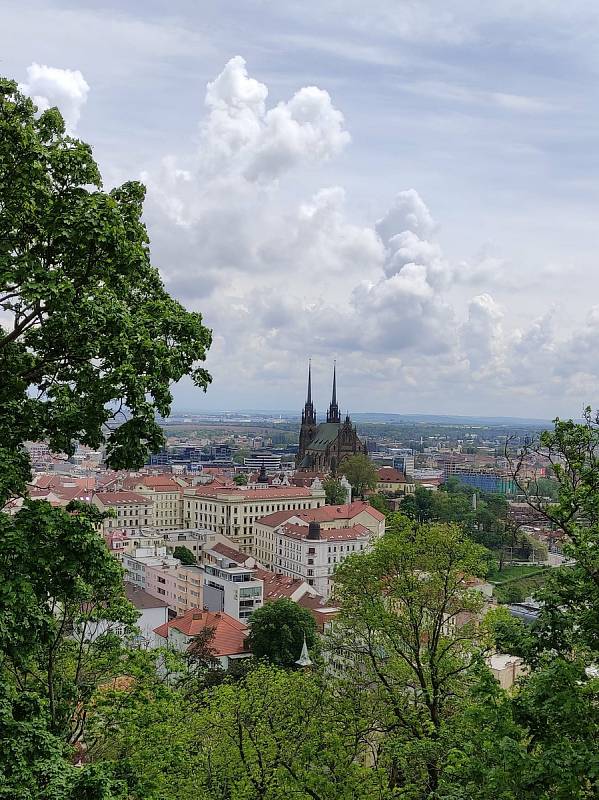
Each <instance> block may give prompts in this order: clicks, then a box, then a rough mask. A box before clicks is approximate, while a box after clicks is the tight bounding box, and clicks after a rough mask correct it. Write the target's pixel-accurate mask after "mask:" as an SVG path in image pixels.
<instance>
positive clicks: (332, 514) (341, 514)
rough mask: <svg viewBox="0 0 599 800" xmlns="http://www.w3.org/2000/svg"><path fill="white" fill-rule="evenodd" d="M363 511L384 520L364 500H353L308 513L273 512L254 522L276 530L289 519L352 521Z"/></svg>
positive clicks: (382, 515)
mask: <svg viewBox="0 0 599 800" xmlns="http://www.w3.org/2000/svg"><path fill="white" fill-rule="evenodd" d="M363 511H365V512H367V513H368V514H370V516H371V517H374V519H376V520H378V521H379V522H380V521H381V520H384V519H385V515H384V514H381V512H380V511H377V509H376V508H373V507H372V506H371V505H369V504H368V503H366V502H365V501H364V500H355V501H354V502H353V503H349V504H347V503H346V504H344V505H340V506H321V507H320V508H311V509H309V510H308V511H294V510H293V509H291V510H290V511H275V512H274V513H273V514H268V516H266V517H261V518H260V519H258V520H256V521H257V522H259V523H261V524H262V525H268V526H269V527H271V528H276V527H277V525H281V524H282V523H283V522H285V521H286V520H288V519H291V517H297V518H298V519H301V520H303V521H304V522H333V521H334V520H337V519H353V518H354V517H357V516H358V514H361V513H362V512H363Z"/></svg>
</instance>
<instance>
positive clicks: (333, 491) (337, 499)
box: [322, 476, 347, 506]
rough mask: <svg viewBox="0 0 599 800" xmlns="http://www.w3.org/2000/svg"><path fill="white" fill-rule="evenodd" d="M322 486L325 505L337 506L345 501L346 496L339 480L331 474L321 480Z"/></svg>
mask: <svg viewBox="0 0 599 800" xmlns="http://www.w3.org/2000/svg"><path fill="white" fill-rule="evenodd" d="M322 487H323V489H324V492H325V497H326V502H327V505H329V506H338V505H341V504H342V503H345V501H346V499H347V497H346V494H345V489H344V488H343V486H342V485H341V481H340V480H338V479H337V478H334V477H332V476H331V477H329V478H326V479H325V480H324V481H323V482H322Z"/></svg>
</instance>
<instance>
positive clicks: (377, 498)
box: [368, 492, 390, 514]
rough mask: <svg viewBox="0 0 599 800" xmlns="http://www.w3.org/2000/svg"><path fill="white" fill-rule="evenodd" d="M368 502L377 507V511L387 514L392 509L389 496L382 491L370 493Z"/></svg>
mask: <svg viewBox="0 0 599 800" xmlns="http://www.w3.org/2000/svg"><path fill="white" fill-rule="evenodd" d="M368 502H369V503H370V505H371V506H372V507H373V508H376V510H377V511H380V512H381V514H387V513H388V512H389V510H390V509H389V503H388V501H387V498H386V497H385V495H384V494H381V493H380V492H378V493H376V494H371V495H369V496H368Z"/></svg>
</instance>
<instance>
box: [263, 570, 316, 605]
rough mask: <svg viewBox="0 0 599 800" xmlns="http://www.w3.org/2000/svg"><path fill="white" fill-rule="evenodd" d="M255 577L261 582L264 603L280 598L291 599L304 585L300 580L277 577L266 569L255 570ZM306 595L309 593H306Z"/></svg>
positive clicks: (288, 576)
mask: <svg viewBox="0 0 599 800" xmlns="http://www.w3.org/2000/svg"><path fill="white" fill-rule="evenodd" d="M256 577H257V578H259V579H260V580H261V581H263V584H264V585H263V588H262V591H263V597H264V602H265V603H266V602H268V601H269V600H279V599H280V598H281V597H291V595H292V594H294V593H295V592H296V591H297V590H298V589H299V588H300V587H301V585H302V584H303V583H304V581H303V580H302V579H301V578H292V577H291V576H290V575H279V574H278V573H276V572H271V571H270V570H268V569H260V568H258V569H256ZM306 585H307V584H306ZM306 593H309V592H308V591H306Z"/></svg>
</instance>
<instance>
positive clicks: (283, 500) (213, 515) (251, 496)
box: [183, 481, 325, 553]
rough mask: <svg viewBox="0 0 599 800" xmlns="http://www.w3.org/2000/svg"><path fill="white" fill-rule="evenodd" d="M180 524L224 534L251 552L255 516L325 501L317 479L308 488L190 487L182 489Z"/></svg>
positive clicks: (314, 505) (244, 549) (303, 507)
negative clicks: (181, 518)
mask: <svg viewBox="0 0 599 800" xmlns="http://www.w3.org/2000/svg"><path fill="white" fill-rule="evenodd" d="M183 504H184V507H183V516H184V518H183V523H184V527H187V528H206V529H208V530H212V531H214V532H216V533H221V534H223V535H224V536H227V537H228V538H229V539H231V540H232V541H233V542H234V543H235V547H237V548H238V549H239V550H241V551H242V552H244V553H252V552H253V527H254V522H255V520H256V519H259V518H261V517H264V516H266V515H268V514H271V513H274V512H278V511H281V512H282V511H307V510H310V509H317V508H321V507H322V506H324V504H325V492H324V489H323V488H322V485H321V483H320V481H315V482H314V484H313V485H312V486H311V487H306V488H300V487H295V486H277V487H274V486H267V487H265V488H259V489H258V488H251V489H247V488H243V487H235V488H220V489H218V488H216V489H215V488H211V487H210V486H193V487H189V488H187V489H184V491H183Z"/></svg>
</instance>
